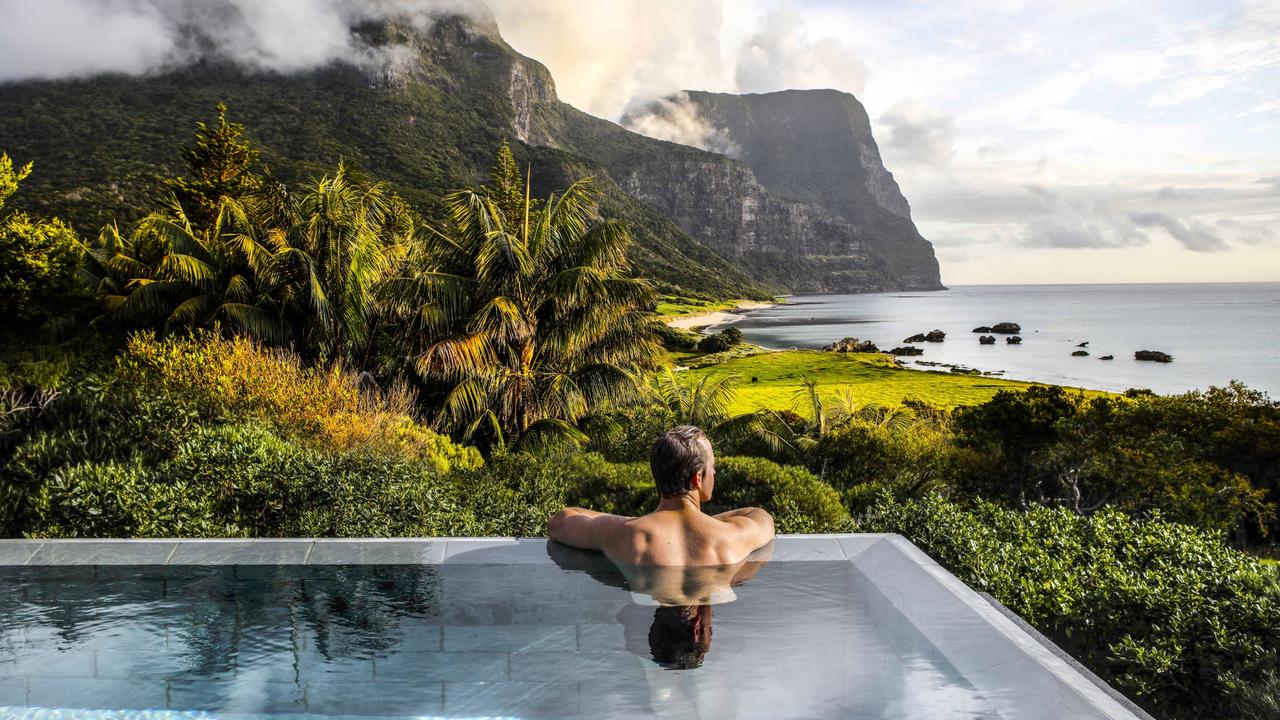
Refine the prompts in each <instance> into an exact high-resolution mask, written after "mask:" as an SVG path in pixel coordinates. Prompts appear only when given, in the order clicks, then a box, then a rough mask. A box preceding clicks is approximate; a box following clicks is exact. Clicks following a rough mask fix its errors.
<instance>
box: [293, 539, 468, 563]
mask: <svg viewBox="0 0 1280 720" xmlns="http://www.w3.org/2000/svg"><path fill="white" fill-rule="evenodd" d="M446 544H447V541H445V540H383V539H369V540H329V539H324V540H319V539H318V540H316V541H315V546H314V547H313V548H312V549H311V555H310V556H309V557H308V558H307V564H309V565H436V564H439V563H442V562H444V558H445V546H446Z"/></svg>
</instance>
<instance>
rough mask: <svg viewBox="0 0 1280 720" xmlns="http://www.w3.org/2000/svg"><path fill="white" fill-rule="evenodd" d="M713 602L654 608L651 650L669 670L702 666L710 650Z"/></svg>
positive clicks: (650, 636)
mask: <svg viewBox="0 0 1280 720" xmlns="http://www.w3.org/2000/svg"><path fill="white" fill-rule="evenodd" d="M712 615H713V613H712V612H711V606H710V605H673V606H662V607H659V608H657V609H655V610H654V611H653V625H651V626H649V652H650V654H652V655H653V659H654V661H655V662H657V663H658V664H659V665H661V666H662V667H665V668H667V669H669V670H692V669H693V668H700V667H702V661H703V659H704V658H706V656H707V653H708V652H709V651H710V650H711V619H712Z"/></svg>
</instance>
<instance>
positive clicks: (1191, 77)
mask: <svg viewBox="0 0 1280 720" xmlns="http://www.w3.org/2000/svg"><path fill="white" fill-rule="evenodd" d="M491 5H493V7H494V9H495V12H496V15H497V19H498V22H499V25H500V26H501V28H502V32H503V36H504V37H505V38H506V39H507V40H508V42H510V43H511V44H512V46H513V47H515V48H516V49H517V50H519V51H521V52H522V53H524V54H526V55H529V56H531V57H534V58H536V59H538V60H541V61H542V62H543V63H544V64H546V65H547V66H548V68H549V69H550V70H551V72H552V74H553V76H554V77H555V78H556V83H557V89H558V91H559V93H560V96H561V98H562V99H564V100H566V101H567V102H569V103H572V104H574V105H576V106H578V107H579V108H581V109H583V110H586V111H587V112H591V113H593V114H595V115H598V116H600V117H604V118H607V119H611V120H618V119H619V118H620V117H621V116H622V115H623V113H624V112H625V111H626V110H627V109H629V108H634V107H637V106H638V105H640V104H643V103H645V102H648V101H650V100H652V99H654V98H656V97H660V96H665V95H668V94H670V93H672V92H676V91H679V90H690V89H699V90H713V91H723V92H768V91H772V90H781V89H786V88H808V87H833V88H836V89H839V90H845V91H848V92H851V93H853V94H855V95H856V96H857V97H858V99H859V100H861V101H862V102H863V104H864V105H865V106H866V108H867V111H868V114H869V115H870V117H871V118H872V128H873V132H874V135H875V137H876V139H877V142H878V143H879V146H880V149H881V153H882V154H883V156H884V160H885V165H886V167H887V168H888V169H889V170H890V171H891V172H892V173H893V174H894V176H895V177H896V178H897V180H898V182H899V184H900V185H901V186H902V190H903V193H904V194H905V195H906V197H907V200H908V201H909V202H910V204H911V207H912V214H913V217H914V219H915V221H916V224H917V226H918V227H919V229H920V231H921V233H922V234H923V235H924V236H925V237H926V238H927V239H929V240H930V241H932V242H933V244H934V246H935V248H936V251H937V255H938V259H939V262H940V264H941V266H942V277H943V282H945V283H949V284H985V283H1087V282H1196V281H1201V282H1205V281H1280V0H1254V1H1251V2H1223V3H1207V2H1189V1H1185V0H1160V1H1159V2H1144V1H1142V0H1137V1H1133V0H1129V1H1126V2H1122V3H1117V2H1112V1H1097V0H1069V1H1064V2H1058V1H1056V0H1037V1H1032V0H1026V1H1021V0H1003V1H1001V0H992V1H989V2H988V1H978V0H945V1H938V2H934V1H932V0H927V1H926V0H906V1H902V2H848V1H843V0H841V1H836V0H807V1H801V0H797V1H794V2H778V1H772V2H769V1H758V0H724V1H723V2H719V1H713V0H681V1H679V2H676V1H674V0H672V1H666V0H614V1H613V2H610V3H596V4H590V3H589V4H583V3H579V2H576V1H570V0H540V2H537V3H528V2H524V1H523V0H491ZM636 129H638V130H642V131H646V132H650V133H651V134H655V135H659V136H663V137H669V136H670V135H669V133H668V134H664V133H663V132H660V131H658V132H655V131H654V129H653V128H647V127H638V128H636ZM690 137H692V138H693V139H691V140H689V142H692V143H695V144H699V145H702V146H704V147H709V148H710V149H713V150H722V149H723V148H724V147H725V144H724V143H723V142H722V141H718V140H717V138H716V137H715V129H714V128H702V129H701V132H700V133H697V134H693V135H690Z"/></svg>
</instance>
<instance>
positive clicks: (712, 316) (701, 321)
mask: <svg viewBox="0 0 1280 720" xmlns="http://www.w3.org/2000/svg"><path fill="white" fill-rule="evenodd" d="M773 304H774V303H771V302H761V301H758V300H743V301H742V302H740V303H738V306H737V307H736V308H735V310H759V309H760V308H765V307H769V306H770V305H773ZM741 319H742V316H741V315H739V314H738V313H737V312H734V311H731V310H717V311H716V312H706V313H697V314H696V315H681V316H679V317H673V318H671V319H670V320H668V321H667V325H668V326H670V327H673V328H680V329H681V330H696V329H698V328H704V327H710V326H712V325H720V324H722V323H727V322H734V321H737V320H741Z"/></svg>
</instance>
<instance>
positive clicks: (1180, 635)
mask: <svg viewBox="0 0 1280 720" xmlns="http://www.w3.org/2000/svg"><path fill="white" fill-rule="evenodd" d="M859 529H860V530H864V531H871V532H897V533H902V534H903V535H905V536H906V537H907V538H908V539H909V540H911V541H912V542H914V543H916V544H917V545H918V546H919V547H920V548H921V549H923V550H924V551H925V552H927V553H929V555H930V556H931V557H933V558H934V559H936V560H938V561H939V562H940V563H942V564H943V565H944V566H946V567H947V568H948V569H949V570H951V571H952V572H953V573H955V574H956V575H957V576H958V577H959V578H960V579H961V580H963V581H964V582H966V583H968V584H969V585H970V586H971V587H974V588H976V589H978V590H983V591H986V592H989V593H991V594H992V595H994V596H995V597H996V599H998V600H999V601H1000V602H1001V603H1003V604H1005V605H1006V606H1008V607H1009V608H1011V609H1012V610H1013V611H1014V612H1017V613H1018V614H1019V615H1021V616H1022V617H1023V618H1024V619H1026V620H1027V621H1028V622H1029V623H1031V624H1032V625H1034V626H1035V627H1036V628H1038V629H1039V630H1041V631H1042V632H1044V633H1045V634H1047V635H1048V636H1050V637H1051V638H1053V640H1054V641H1055V642H1057V643H1058V644H1060V645H1061V646H1062V647H1063V648H1064V649H1065V650H1067V651H1068V652H1070V653H1071V654H1072V655H1073V656H1074V657H1076V658H1078V659H1079V660H1081V662H1083V663H1084V664H1085V665H1087V666H1088V667H1089V668H1090V669H1092V670H1093V671H1094V672H1097V673H1098V674H1099V675H1101V676H1102V677H1103V678H1104V679H1105V680H1107V681H1108V682H1110V683H1112V684H1114V685H1115V686H1116V687H1118V688H1120V689H1121V690H1122V691H1124V692H1125V693H1126V694H1129V695H1130V696H1132V697H1134V698H1136V699H1137V700H1138V701H1139V702H1140V703H1141V704H1143V705H1144V706H1146V707H1147V708H1148V709H1149V710H1150V711H1151V712H1153V713H1154V714H1155V715H1156V716H1157V717H1168V718H1194V717H1203V713H1204V712H1205V711H1206V709H1208V708H1213V713H1214V716H1215V717H1222V718H1243V717H1264V716H1265V715H1263V714H1260V713H1262V712H1265V710H1264V709H1263V708H1264V705H1260V704H1259V703H1265V702H1266V699H1265V697H1264V696H1263V695H1261V694H1259V693H1257V692H1256V690H1258V689H1259V687H1260V686H1261V685H1263V684H1266V683H1269V685H1266V686H1268V687H1274V686H1275V673H1276V672H1277V670H1278V669H1280V656H1278V655H1277V647H1276V645H1275V638H1276V637H1277V633H1280V585H1278V584H1277V578H1276V577H1275V575H1274V574H1273V573H1270V572H1267V571H1266V570H1265V569H1264V568H1263V567H1262V566H1261V565H1260V564H1259V563H1258V562H1257V561H1256V560H1254V559H1253V558H1251V557H1249V556H1247V555H1245V554H1243V553H1240V552H1237V551H1234V550H1231V549H1229V548H1228V547H1227V546H1226V545H1225V544H1223V543H1222V542H1220V541H1219V539H1218V538H1216V537H1215V536H1213V535H1211V534H1207V533H1203V532H1200V531H1198V530H1196V529H1195V528H1192V527H1189V526H1186V525H1180V524H1176V523H1170V522H1166V521H1163V520H1158V519H1156V520H1147V521H1142V520H1133V519H1130V518H1128V517H1126V516H1125V515H1123V514H1121V513H1119V512H1117V511H1113V510H1104V511H1101V512H1098V513H1096V514H1094V515H1092V516H1089V517H1081V516H1079V515H1077V514H1074V513H1072V512H1070V511H1068V510H1066V509H1063V508H1058V509H1049V508H1044V507H1038V506H1037V507H1032V508H1031V509H1030V510H1028V511H1026V512H1020V511H1015V510H1006V509H1002V508H1000V507H998V506H996V505H993V504H990V503H986V502H978V503H977V504H976V505H975V506H974V507H972V508H965V507H963V506H960V505H957V504H954V503H951V502H948V501H946V500H944V499H942V498H941V497H939V496H936V495H930V496H926V497H923V498H920V499H917V500H912V501H909V502H905V503H900V502H894V501H893V500H891V499H889V498H887V497H885V498H882V499H881V500H880V501H879V502H878V503H877V504H876V505H875V506H874V507H872V508H871V509H870V510H869V511H868V512H867V513H866V515H865V516H863V517H862V518H860V524H859ZM1250 688H1252V689H1253V690H1254V691H1255V692H1249V689H1250ZM1272 704H1273V706H1274V703H1272Z"/></svg>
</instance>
